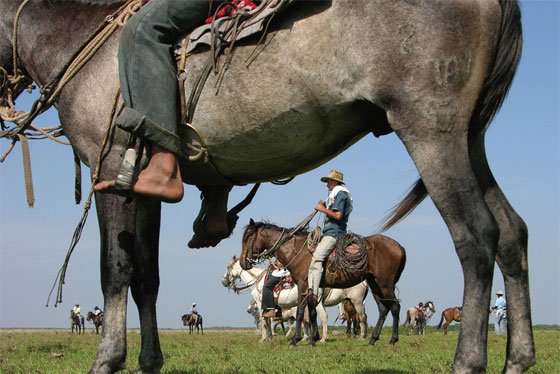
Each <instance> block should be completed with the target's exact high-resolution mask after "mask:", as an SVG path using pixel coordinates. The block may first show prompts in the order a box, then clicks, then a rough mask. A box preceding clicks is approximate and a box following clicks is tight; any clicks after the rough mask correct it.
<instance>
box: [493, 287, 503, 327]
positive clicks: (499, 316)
mask: <svg viewBox="0 0 560 374" xmlns="http://www.w3.org/2000/svg"><path fill="white" fill-rule="evenodd" d="M496 296H498V298H497V299H496V303H495V304H494V307H493V308H492V309H494V310H495V313H496V324H495V325H494V330H495V332H496V335H502V334H503V333H504V331H502V329H503V326H501V325H502V322H503V321H504V319H505V313H506V299H505V298H504V292H503V291H501V290H500V291H498V292H496Z"/></svg>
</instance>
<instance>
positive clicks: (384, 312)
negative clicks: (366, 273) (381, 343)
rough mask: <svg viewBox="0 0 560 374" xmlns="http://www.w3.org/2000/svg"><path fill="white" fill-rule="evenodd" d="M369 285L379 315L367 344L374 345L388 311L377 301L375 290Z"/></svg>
mask: <svg viewBox="0 0 560 374" xmlns="http://www.w3.org/2000/svg"><path fill="white" fill-rule="evenodd" d="M369 283H370V281H369V280H368V284H369ZM370 287H371V291H372V295H373V298H374V299H375V302H376V303H377V309H378V310H379V317H378V319H377V324H376V325H375V328H374V329H373V332H372V334H371V339H370V340H369V345H374V344H375V342H376V341H378V340H379V334H381V328H383V324H384V323H385V319H386V318H387V313H389V311H388V310H387V308H386V307H385V305H383V303H382V302H381V301H379V298H378V297H377V295H376V292H377V291H374V288H373V287H372V285H371V284H370Z"/></svg>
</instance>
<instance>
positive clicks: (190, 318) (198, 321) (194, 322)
mask: <svg viewBox="0 0 560 374" xmlns="http://www.w3.org/2000/svg"><path fill="white" fill-rule="evenodd" d="M181 319H182V320H183V326H187V325H188V326H189V335H190V334H192V333H193V332H194V329H195V328H196V333H197V334H198V333H199V332H200V331H201V330H202V335H204V328H203V327H202V316H201V315H200V314H190V313H189V314H183V316H182V317H181ZM199 326H200V328H199Z"/></svg>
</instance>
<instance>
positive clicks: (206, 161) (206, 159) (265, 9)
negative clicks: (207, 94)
mask: <svg viewBox="0 0 560 374" xmlns="http://www.w3.org/2000/svg"><path fill="white" fill-rule="evenodd" d="M292 1H293V0H262V1H261V2H260V4H259V5H258V7H257V8H256V9H254V10H251V11H241V10H238V11H236V13H235V14H234V16H233V17H222V18H218V19H215V20H214V21H213V22H212V23H211V24H205V25H202V26H200V27H198V28H196V29H195V30H194V31H192V32H191V33H190V34H189V35H187V36H186V37H185V38H184V39H183V40H181V41H180V42H179V43H178V44H177V45H176V47H175V49H174V52H175V54H176V55H177V56H178V59H179V64H178V65H179V66H178V80H179V82H178V83H179V93H180V96H181V100H180V101H181V105H182V106H183V107H182V115H181V116H182V118H183V119H184V120H183V121H181V122H183V123H185V126H179V129H178V131H179V136H180V138H181V153H182V155H184V157H188V158H189V161H190V162H189V173H188V174H185V175H184V176H183V178H184V180H185V182H187V183H190V184H196V185H235V184H236V183H235V181H231V180H229V179H227V178H225V177H224V176H223V175H221V173H219V171H218V170H217V169H216V168H215V167H214V165H213V163H212V161H211V157H210V155H209V154H208V148H207V146H206V143H205V141H204V134H203V131H202V132H200V131H199V130H198V129H197V128H196V124H192V119H193V116H194V111H195V109H196V105H197V102H198V98H199V96H200V94H201V92H202V90H203V88H204V85H205V83H206V80H207V78H208V76H209V75H210V73H211V71H212V70H213V71H214V73H215V74H218V70H220V72H219V74H220V78H219V80H220V81H221V80H222V79H223V73H224V69H225V67H226V66H227V65H228V62H229V59H230V58H231V56H232V53H231V52H232V49H233V47H234V45H235V43H237V42H238V41H240V40H243V39H246V38H248V37H250V36H253V35H255V34H257V33H263V37H264V34H266V31H267V26H268V23H269V22H270V21H271V20H272V18H273V17H274V16H275V15H277V14H278V13H279V12H280V11H282V10H284V9H285V8H286V7H287V6H288V5H289V4H290V3H291V2H292ZM259 43H260V42H259ZM256 48H258V43H257V45H256V46H255V49H256ZM208 49H210V50H211V54H212V56H211V58H209V60H208V62H207V65H206V66H205V67H204V68H203V69H202V71H201V72H200V73H196V74H199V75H200V76H199V78H198V79H195V81H193V83H192V84H191V83H189V84H186V79H187V73H186V72H185V70H184V65H185V60H186V59H188V58H189V56H192V55H194V54H196V53H198V52H201V51H206V50H208ZM220 55H225V61H224V62H223V63H222V64H221V68H219V67H218V58H219V56H220ZM254 55H258V53H254ZM249 63H250V62H249ZM187 86H188V87H187ZM218 88H219V85H218V87H217V88H216V89H218ZM185 103H186V105H185Z"/></svg>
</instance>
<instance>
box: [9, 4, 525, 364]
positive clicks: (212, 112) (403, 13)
mask: <svg viewBox="0 0 560 374" xmlns="http://www.w3.org/2000/svg"><path fill="white" fill-rule="evenodd" d="M102 2H103V1H91V0H76V1H62V0H59V1H54V0H50V1H39V0H36V1H29V2H28V1H24V2H22V1H21V0H0V9H1V11H0V30H1V35H2V38H0V68H1V69H0V71H1V72H2V74H0V80H1V81H2V84H0V90H2V91H4V87H8V88H7V90H6V92H8V91H10V92H11V93H12V95H11V97H9V98H8V100H7V101H11V100H12V99H14V100H15V99H16V98H17V95H18V93H20V92H22V91H23V90H24V89H25V88H26V85H25V84H22V83H23V82H24V81H22V79H19V78H21V76H19V77H12V76H11V74H12V72H13V71H14V70H16V71H18V70H19V71H21V72H22V73H23V76H24V78H23V79H24V80H27V82H30V81H31V80H33V81H34V82H35V83H36V84H37V85H38V86H39V87H41V89H42V90H41V97H42V98H44V96H47V95H48V93H49V92H51V93H53V92H55V93H57V92H60V95H58V96H57V97H54V98H52V101H54V102H55V104H56V109H57V110H58V114H59V118H60V123H61V125H62V127H63V130H64V135H65V136H66V137H67V138H68V140H69V141H70V143H71V144H72V149H73V150H74V151H75V153H76V156H77V157H79V159H80V160H81V161H82V162H83V163H84V164H85V165H88V166H90V167H91V171H90V175H91V176H92V177H93V176H94V175H95V176H96V178H97V176H98V175H99V178H100V180H109V179H114V178H115V175H116V174H117V170H118V168H119V166H120V164H121V161H122V155H123V154H124V152H125V149H126V147H127V144H128V140H129V136H128V134H126V133H125V132H124V131H122V130H120V129H115V128H113V129H112V130H111V131H110V133H109V134H108V140H107V142H104V141H103V139H104V138H105V134H106V128H107V124H108V119H109V117H110V115H111V110H112V107H113V103H114V97H115V93H116V92H117V89H118V87H119V79H118V64H117V49H118V39H119V36H120V34H121V33H120V32H119V31H117V32H115V33H113V34H112V35H111V37H110V38H109V40H108V42H107V43H105V44H104V45H102V46H101V47H100V48H99V52H98V53H97V54H96V55H95V56H94V57H93V58H92V59H91V60H89V62H88V63H87V64H86V65H85V66H84V67H83V68H82V69H81V70H79V71H78V72H77V74H76V75H75V77H74V78H73V79H71V81H70V82H69V84H67V85H66V86H64V88H63V89H62V90H61V91H59V90H57V89H56V88H57V86H56V82H61V81H67V79H66V77H68V76H71V75H72V73H73V72H75V71H77V70H78V69H77V68H76V69H73V68H74V67H75V66H80V64H79V63H78V62H77V63H76V64H71V63H69V61H70V60H71V59H72V57H73V56H76V55H77V50H80V51H83V52H88V51H91V50H94V49H95V48H81V46H82V43H83V41H84V40H88V39H89V37H90V36H92V37H93V35H96V36H99V35H100V34H101V33H97V34H94V31H96V30H100V29H101V27H100V26H101V25H106V24H108V25H109V26H113V25H115V24H119V23H120V21H121V18H120V17H118V16H113V14H114V13H115V12H116V10H117V9H118V8H119V7H120V6H121V5H122V2H120V1H119V2H112V1H110V0H105V1H104V2H105V3H106V2H110V3H111V4H100V3H102ZM213 3H214V6H217V5H219V4H218V3H219V2H218V1H214V2H213ZM260 3H261V4H265V3H266V4H269V3H274V4H276V2H275V1H267V2H265V1H261V2H260ZM291 3H292V5H291V6H290V8H289V9H287V10H286V12H285V13H284V14H282V15H281V16H280V15H279V16H276V17H275V18H274V19H273V20H272V22H271V23H270V28H267V29H268V30H269V31H270V34H268V35H264V36H263V38H262V39H261V38H260V35H255V37H253V38H251V39H246V40H243V41H240V42H239V43H236V46H237V48H236V49H235V50H234V51H232V53H231V54H228V55H227V56H224V57H223V58H221V59H220V64H219V65H220V66H227V69H225V75H222V74H210V76H208V79H207V84H206V86H204V88H202V87H196V86H195V84H194V83H195V82H197V81H200V80H203V79H202V76H203V75H202V73H204V72H207V71H209V70H205V69H206V67H207V66H208V64H207V63H208V61H209V55H210V54H214V53H215V52H216V50H215V49H211V48H201V49H200V53H198V54H193V55H192V57H189V59H187V62H186V63H185V71H187V72H188V74H187V78H186V81H185V86H186V89H187V92H189V91H191V92H193V90H192V88H193V87H196V89H197V90H196V93H197V95H193V96H196V98H195V99H194V100H193V101H194V102H197V103H198V104H197V106H196V111H195V113H194V115H193V118H192V121H191V123H192V124H193V126H195V127H196V129H197V130H198V131H197V133H199V134H200V138H199V137H197V136H196V135H194V133H193V132H192V131H190V130H188V128H187V126H180V130H179V131H182V132H185V133H186V134H184V135H185V136H184V138H182V140H181V145H182V149H183V152H182V154H181V155H179V159H180V163H181V175H182V177H183V178H184V180H185V181H186V182H187V183H189V184H201V185H208V186H212V185H219V184H227V185H228V186H231V185H234V184H239V185H244V184H249V183H254V182H257V181H273V180H278V179H280V178H285V177H290V176H294V175H298V174H301V173H304V172H307V171H309V170H312V169H314V168H316V167H318V166H319V165H322V164H323V163H325V162H326V161H328V160H330V159H332V158H333V157H334V156H336V155H338V154H340V153H341V152H343V151H345V150H346V149H347V148H348V147H350V146H351V145H352V144H354V143H355V142H357V141H358V140H359V139H360V138H362V137H364V136H366V135H367V134H370V133H373V134H374V135H375V136H382V135H386V134H394V135H393V136H396V137H398V138H399V139H400V141H401V142H402V143H403V145H404V147H405V148H406V150H407V151H408V153H409V155H410V156H411V159H412V160H413V161H414V163H415V165H416V167H417V169H418V171H419V176H420V178H421V179H419V180H418V182H417V184H415V186H414V188H413V189H411V190H410V193H409V194H408V195H407V197H406V198H405V200H403V202H402V204H399V205H398V206H397V209H396V211H394V212H395V214H394V215H393V216H392V219H391V220H390V221H389V222H388V224H389V226H390V225H392V224H395V223H396V222H398V221H399V220H400V219H401V218H403V217H406V215H407V213H409V212H410V211H412V210H413V209H414V208H415V207H416V206H418V205H419V204H420V203H421V201H422V200H423V199H424V198H425V197H427V196H430V199H431V200H432V201H433V202H434V205H435V206H436V208H437V209H438V211H439V213H440V214H441V217H442V219H443V221H444V222H445V224H446V226H447V227H448V229H449V233H450V236H451V239H452V240H453V243H454V244H455V248H454V250H455V252H456V254H457V255H458V258H459V260H460V263H461V266H462V272H463V275H464V282H465V288H464V296H463V300H464V301H465V320H464V321H463V322H464V323H463V326H464V327H465V328H462V329H461V332H460V334H459V340H458V344H457V351H456V354H455V360H454V364H453V371H454V372H455V373H464V372H481V371H484V368H485V367H486V362H487V359H486V358H487V355H486V352H487V330H488V329H487V327H488V316H487V315H486V309H488V306H489V304H490V296H491V289H492V274H493V272H494V268H495V264H496V262H497V263H498V265H499V266H500V269H501V272H502V273H503V274H504V282H505V287H506V288H507V289H508V309H509V318H510V324H509V326H510V334H509V336H508V339H509V340H508V344H507V353H506V359H505V366H504V370H505V371H512V372H522V371H524V370H526V369H527V368H529V367H530V366H531V365H533V364H534V362H535V349H534V341H533V336H532V329H531V326H532V325H531V305H530V291H529V282H528V279H529V276H528V265H527V259H528V258H529V256H528V255H527V242H528V240H527V237H528V230H527V226H526V225H525V223H524V222H523V220H522V219H521V218H520V217H519V215H518V214H517V213H516V212H515V210H514V209H513V208H512V207H511V205H510V204H509V202H508V201H507V198H506V196H505V195H504V193H503V192H502V190H501V189H500V186H499V185H498V184H497V182H496V180H495V178H494V177H493V175H492V172H491V169H490V167H489V165H488V162H487V157H486V151H485V141H484V139H485V133H486V130H487V128H488V126H489V125H490V122H491V121H492V119H493V118H494V115H495V114H496V113H497V111H498V109H499V108H500V106H501V104H502V103H503V101H504V100H505V98H506V95H507V92H508V90H509V88H510V87H511V82H512V81H513V77H514V75H515V71H516V68H517V65H518V62H519V60H520V56H521V46H522V28H521V14H520V7H519V4H518V2H517V1H512V0H462V1H444V0H429V1H428V0H426V1H411V0H380V1H365V0H364V1H358V0H355V1H348V0H325V1H293V2H291ZM24 4H25V7H23V8H22V5H24ZM214 8H215V7H214ZM238 13H239V14H241V13H242V12H238ZM127 14H128V13H127ZM16 20H17V24H16ZM241 23H242V22H241ZM14 26H17V27H14ZM244 26H245V24H244V23H243V24H240V26H239V30H241V29H243V28H244ZM14 29H15V30H14ZM16 31H17V32H16ZM234 33H235V32H234ZM104 35H108V34H104ZM214 39H216V40H217V39H219V36H216V38H214ZM261 40H262V41H263V43H260V41H261ZM45 41H48V42H45ZM96 41H97V39H94V42H96ZM93 44H95V47H98V46H99V45H98V44H96V43H91V45H93ZM91 45H90V46H91ZM259 46H260V47H262V48H258V47H259ZM257 50H258V53H255V51H257ZM14 54H16V55H15V56H14ZM79 57H81V56H79ZM228 57H230V59H228ZM14 61H15V63H16V64H17V66H13V65H14ZM81 61H82V60H80V62H81ZM210 65H211V64H210ZM64 67H69V68H70V69H68V70H65V71H66V72H68V73H69V74H68V75H67V74H63V68H64ZM8 75H9V76H10V77H9V78H10V79H5V78H4V77H5V76H8ZM14 75H16V74H14ZM12 78H13V79H12ZM54 78H57V79H58V80H55V79H54ZM7 81H9V82H17V84H19V86H18V87H17V88H16V89H14V90H12V89H11V86H7V85H5V84H4V83H6V82H7ZM51 83H52V84H51ZM219 83H221V84H219ZM14 84H15V83H14ZM216 87H219V90H217V89H216ZM198 88H200V89H198ZM193 93H194V92H193ZM185 96H186V97H188V96H189V95H185ZM45 101H47V100H42V101H41V103H40V104H38V106H35V107H34V108H35V109H37V110H38V111H40V110H41V109H44V106H43V103H44V102H45ZM193 107H194V105H193ZM9 109H11V108H9ZM13 115H14V116H15V115H16V113H14V114H13ZM4 123H7V121H4ZM20 130H21V131H20ZM20 130H17V131H8V133H7V135H8V136H7V138H8V139H9V140H8V141H9V142H12V141H14V139H18V137H17V135H16V132H18V134H19V133H21V132H23V129H20ZM530 130H532V129H531V128H528V130H527V131H530ZM502 131H503V135H502V136H503V137H504V138H505V139H507V137H508V136H509V135H508V131H511V130H508V129H507V128H504V129H503V130H502ZM2 132H4V131H2ZM4 133H5V132H4ZM199 139H200V141H199ZM103 144H107V145H108V147H107V148H106V149H104V151H103V163H102V166H101V170H100V172H99V173H96V171H95V165H97V160H98V158H99V155H100V151H101V147H102V145H103ZM190 146H193V147H195V148H197V150H196V151H195V152H196V154H199V155H201V156H202V157H199V158H198V160H197V161H191V160H189V158H188V155H189V154H192V153H193V152H191V148H190ZM198 150H200V152H198ZM376 161H379V162H383V161H382V160H374V159H372V160H371V162H370V163H371V164H373V163H375V162H376ZM205 164H210V166H209V169H211V170H214V171H215V174H216V175H217V176H216V177H214V178H212V177H208V178H205V177H206V176H207V174H206V173H203V172H201V170H202V168H203V165H204V166H205ZM368 172H371V170H363V173H368ZM378 177H379V178H378V180H379V183H386V181H385V180H384V178H383V176H381V175H380V176H378ZM220 178H221V179H220ZM223 180H225V181H223ZM186 204H187V205H188V206H191V204H189V202H186ZM95 205H96V208H97V217H98V223H99V232H100V244H101V248H100V257H101V266H100V269H101V272H102V273H101V283H102V287H101V289H102V291H103V296H104V299H105V304H106V305H107V306H106V310H105V316H104V318H105V329H104V330H105V331H104V333H103V334H102V337H101V341H100V344H99V349H98V353H97V356H96V359H95V362H94V363H93V365H92V368H91V372H92V373H109V372H111V373H112V372H117V371H119V370H121V369H122V368H123V367H125V363H126V358H127V357H126V356H127V349H126V332H127V329H126V317H127V312H126V310H127V305H128V304H127V297H128V295H129V287H130V292H131V293H132V294H133V295H134V301H135V302H136V304H137V307H138V313H139V315H140V316H141V317H142V318H140V321H141V323H140V328H141V330H142V332H141V337H142V345H141V350H140V353H139V355H138V365H139V368H138V370H139V371H140V372H145V373H154V372H158V371H160V369H161V367H162V365H163V361H164V357H163V353H162V352H161V346H160V342H159V337H158V328H157V316H156V309H157V308H156V301H157V295H158V288H159V276H158V274H159V273H158V272H159V268H158V266H159V265H158V264H159V263H158V256H159V251H158V247H159V238H160V236H159V233H160V223H161V219H160V218H161V204H160V203H159V202H157V201H154V200H153V199H149V198H135V199H133V201H132V202H130V203H129V204H127V203H126V198H124V197H121V196H117V195H115V194H100V193H97V194H96V196H95ZM385 227H387V226H385ZM193 266H196V264H194V265H193ZM371 279H372V282H373V279H374V278H371ZM300 286H304V283H301V284H300ZM379 286H380V287H383V286H381V285H379ZM389 286H390V285H389ZM300 290H301V291H304V290H303V289H302V287H300ZM377 291H378V290H377ZM378 297H379V296H378ZM381 298H384V299H393V296H381ZM379 301H381V300H379ZM478 301H482V302H478ZM383 302H385V303H386V301H383ZM383 308H386V307H385V306H383ZM382 314H383V315H386V311H383V313H382ZM298 321H299V317H298ZM467 326H468V328H467ZM107 329H110V331H107ZM379 330H380V327H379V329H378V330H377V331H376V332H375V336H376V337H377V336H378V334H379ZM298 338H300V336H298ZM393 342H394V340H393Z"/></svg>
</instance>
